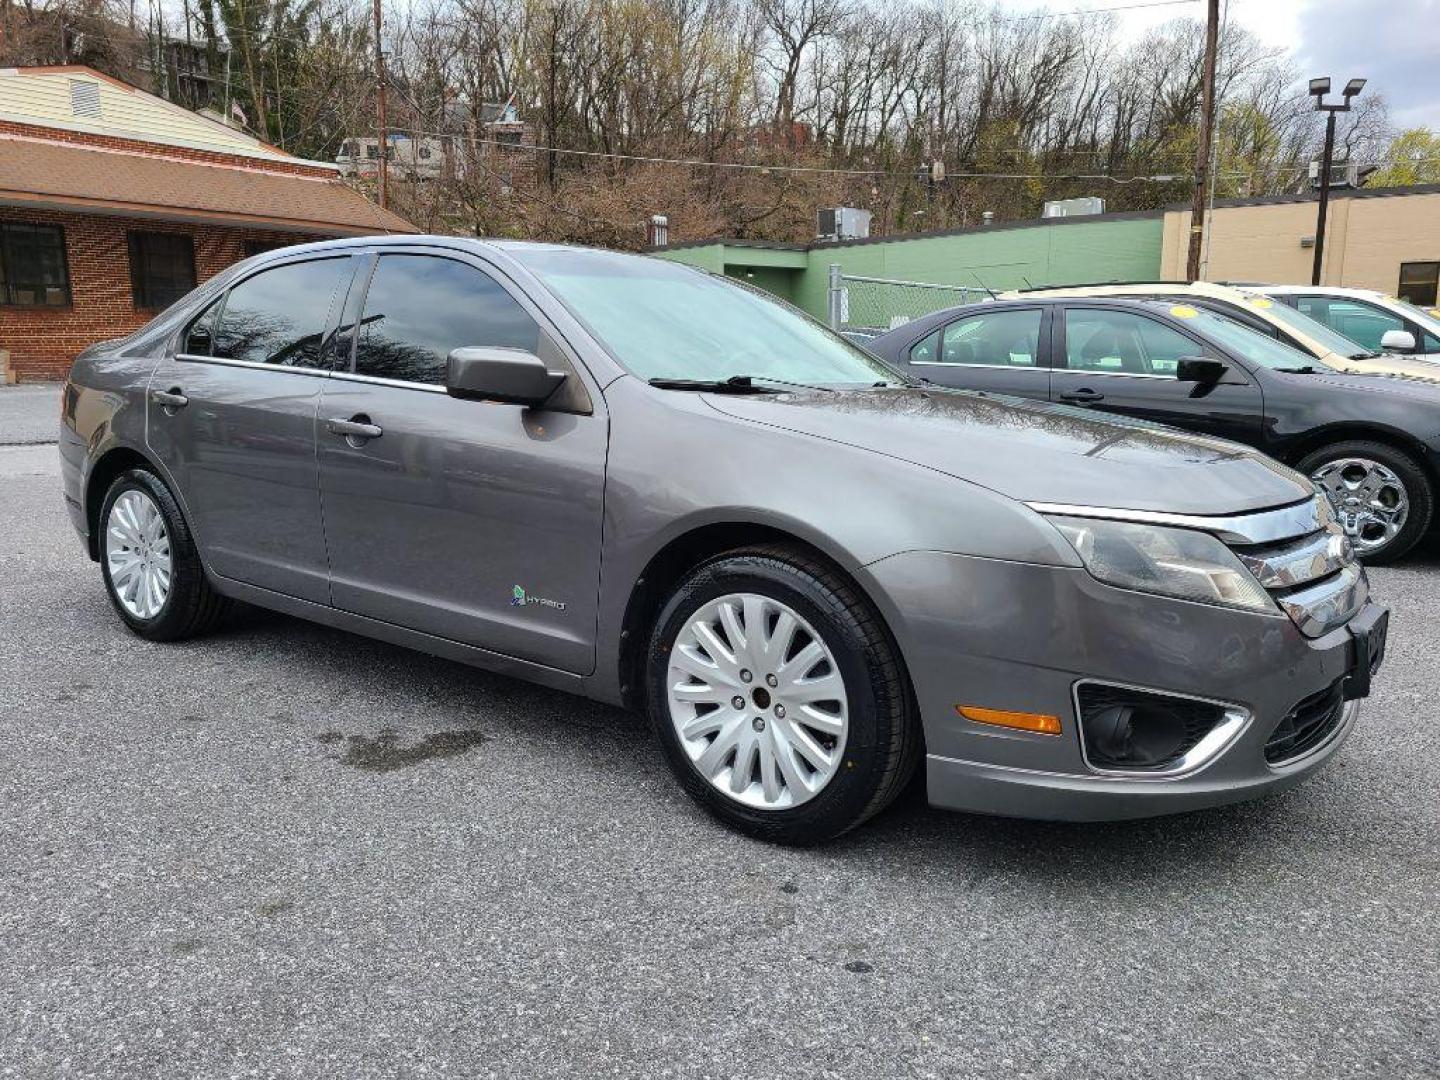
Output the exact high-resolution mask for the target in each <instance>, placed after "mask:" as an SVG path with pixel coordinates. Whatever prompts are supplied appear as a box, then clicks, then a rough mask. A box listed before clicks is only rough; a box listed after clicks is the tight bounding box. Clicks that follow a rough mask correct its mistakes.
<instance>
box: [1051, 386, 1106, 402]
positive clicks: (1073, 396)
mask: <svg viewBox="0 0 1440 1080" xmlns="http://www.w3.org/2000/svg"><path fill="white" fill-rule="evenodd" d="M1060 400H1061V401H1073V402H1076V403H1077V404H1081V405H1083V404H1086V403H1088V402H1091V401H1104V400H1105V395H1104V394H1102V393H1100V391H1099V390H1091V389H1090V388H1089V387H1088V386H1082V387H1081V388H1080V389H1079V390H1069V391H1066V392H1065V393H1063V394H1061V395H1060Z"/></svg>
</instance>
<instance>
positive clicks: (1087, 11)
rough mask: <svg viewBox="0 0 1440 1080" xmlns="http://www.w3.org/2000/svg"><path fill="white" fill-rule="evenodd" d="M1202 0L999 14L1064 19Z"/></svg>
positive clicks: (1147, 1)
mask: <svg viewBox="0 0 1440 1080" xmlns="http://www.w3.org/2000/svg"><path fill="white" fill-rule="evenodd" d="M1199 2H1200V0H1145V2H1143V3H1138V4H1115V5H1113V6H1111V7H1095V8H1076V9H1075V10H1074V11H1037V12H1034V13H1033V14H1030V15H1008V16H1004V15H1002V16H997V18H1000V19H1002V20H1004V21H1006V22H1028V21H1030V20H1033V19H1062V18H1064V17H1065V16H1067V15H1101V14H1104V13H1105V12H1107V11H1139V10H1140V9H1141V8H1159V7H1179V6H1180V5H1181V4H1198V3H1199Z"/></svg>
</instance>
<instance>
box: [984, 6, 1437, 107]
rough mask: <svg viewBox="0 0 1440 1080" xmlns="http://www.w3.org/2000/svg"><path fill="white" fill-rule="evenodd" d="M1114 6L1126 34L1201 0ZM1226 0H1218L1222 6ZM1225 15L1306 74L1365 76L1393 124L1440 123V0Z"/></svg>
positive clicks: (1192, 10)
mask: <svg viewBox="0 0 1440 1080" xmlns="http://www.w3.org/2000/svg"><path fill="white" fill-rule="evenodd" d="M1150 2H1151V3H1152V4H1154V6H1148V7H1138V8H1132V9H1130V10H1125V11H1117V12H1116V13H1115V14H1116V17H1117V18H1118V19H1119V20H1120V24H1121V26H1122V28H1123V29H1124V32H1125V33H1126V35H1127V36H1135V35H1139V34H1141V33H1143V32H1144V30H1145V29H1147V28H1148V27H1150V26H1155V25H1158V24H1160V23H1163V22H1167V21H1168V20H1170V19H1174V18H1179V17H1184V16H1189V17H1192V18H1203V17H1204V13H1205V5H1204V3H1203V2H1202V0H1188V2H1186V0H1182V2H1179V3H1174V2H1171V3H1164V4H1155V3H1154V0H1150ZM1226 2H1227V0H1221V10H1222V11H1223V10H1224V8H1225V4H1226ZM1228 2H1229V17H1230V18H1231V19H1233V20H1235V21H1236V22H1238V23H1240V24H1241V25H1243V26H1245V27H1246V28H1247V29H1249V30H1250V31H1252V32H1253V33H1254V34H1256V35H1257V36H1258V37H1259V38H1261V39H1262V40H1263V41H1265V42H1267V43H1268V44H1271V45H1274V46H1276V47H1279V48H1282V49H1285V50H1286V51H1287V52H1289V53H1290V54H1291V56H1292V57H1293V58H1294V60H1295V63H1296V67H1297V70H1298V71H1299V72H1300V74H1302V75H1303V76H1305V77H1309V76H1312V75H1315V76H1318V75H1329V76H1330V78H1331V79H1332V81H1333V82H1334V84H1335V86H1336V87H1337V88H1339V87H1340V86H1343V85H1344V84H1345V82H1346V81H1347V80H1348V79H1352V78H1366V79H1369V80H1370V82H1369V86H1368V87H1367V91H1379V92H1381V93H1383V94H1384V95H1385V100H1386V102H1387V104H1388V105H1389V109H1390V119H1391V121H1392V122H1393V123H1394V124H1395V125H1396V126H1397V127H1430V128H1435V129H1440V0H1228ZM1143 3H1146V0H1004V6H1005V7H1007V8H1012V9H1014V10H1015V11H1017V12H1020V11H1039V10H1046V9H1048V10H1051V11H1077V10H1082V9H1092V8H1118V7H1128V6H1129V5H1131V4H1143Z"/></svg>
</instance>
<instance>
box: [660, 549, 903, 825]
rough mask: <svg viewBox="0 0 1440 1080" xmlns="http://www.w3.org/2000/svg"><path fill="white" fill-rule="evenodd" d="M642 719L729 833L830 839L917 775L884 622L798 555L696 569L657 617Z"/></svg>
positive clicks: (726, 558)
mask: <svg viewBox="0 0 1440 1080" xmlns="http://www.w3.org/2000/svg"><path fill="white" fill-rule="evenodd" d="M647 679H648V686H649V695H648V706H649V714H650V720H651V723H652V725H653V726H654V728H655V732H656V734H657V736H658V737H659V740H660V743H661V745H662V746H663V747H664V750H665V754H666V757H667V759H668V760H669V763H670V766H671V768H672V769H673V770H674V772H675V774H676V776H677V777H678V778H679V780H680V783H681V784H682V785H683V786H684V788H685V790H686V791H687V792H689V793H690V795H691V796H692V797H694V798H695V799H696V800H697V801H698V802H699V803H700V804H701V805H703V806H705V807H706V808H707V809H708V810H710V811H711V812H712V813H713V814H715V815H716V816H717V817H719V818H720V819H721V820H722V821H724V822H726V823H727V824H729V825H731V826H733V827H735V828H737V829H739V830H741V831H743V832H746V833H749V834H750V835H753V836H757V837H760V838H762V839H767V840H773V841H776V842H779V843H787V844H814V843H819V842H822V841H825V840H829V839H831V838H833V837H835V836H838V835H840V834H841V833H843V832H845V831H847V830H848V829H852V828H854V827H855V826H856V825H859V824H860V823H861V822H862V821H864V820H866V819H867V818H869V817H871V816H873V815H874V814H876V813H878V812H879V811H881V810H882V809H884V808H885V807H886V806H887V805H889V803H890V802H891V801H892V800H893V799H894V798H895V797H896V796H897V795H898V794H899V793H900V791H901V790H902V789H903V788H904V786H905V784H906V782H907V781H908V780H909V779H910V777H911V776H912V775H913V773H914V770H915V764H916V761H917V760H918V758H919V754H920V741H921V735H920V727H919V723H918V721H917V718H916V714H915V708H914V705H913V703H912V699H911V694H910V689H909V683H908V680H907V677H906V675H905V672H904V669H903V666H902V664H901V662H900V658H899V654H898V651H897V649H896V646H895V644H894V642H893V641H892V640H891V639H890V636H889V633H888V632H887V630H886V629H885V627H884V626H883V624H882V623H881V620H880V617H879V615H878V614H877V613H876V612H875V611H874V609H873V608H872V607H871V606H870V605H869V603H868V602H867V601H866V600H865V599H864V598H863V597H862V596H861V595H860V593H859V592H858V590H857V589H856V588H855V587H854V586H853V585H852V584H851V583H850V582H849V581H847V580H845V579H844V578H843V577H842V576H841V575H840V574H838V573H837V572H836V571H834V570H833V569H831V568H830V567H829V566H827V565H825V564H823V563H821V562H819V561H818V560H815V559H813V558H811V557H810V556H808V555H806V554H805V553H803V552H800V551H798V550H792V549H790V548H787V547H763V548H755V549H747V550H743V551H734V552H730V553H728V554H726V555H723V556H721V557H719V558H717V559H714V560H712V561H710V562H708V563H705V564H704V565H702V566H700V567H698V568H697V569H696V570H694V571H693V572H692V573H691V574H690V575H689V576H688V577H687V578H685V579H684V580H683V581H682V582H681V583H680V585H679V586H678V587H677V588H676V590H675V592H674V593H673V595H672V596H671V597H670V599H669V602H668V603H666V604H665V606H664V608H663V610H662V611H661V613H660V616H659V618H658V619H657V620H656V623H655V629H654V632H653V635H652V637H651V641H650V648H649V654H648V665H647Z"/></svg>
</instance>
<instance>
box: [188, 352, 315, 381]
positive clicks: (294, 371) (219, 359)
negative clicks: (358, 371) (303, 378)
mask: <svg viewBox="0 0 1440 1080" xmlns="http://www.w3.org/2000/svg"><path fill="white" fill-rule="evenodd" d="M175 359H176V360H184V361H185V362H187V363H191V364H218V365H219V366H221V367H237V368H252V369H254V370H255V371H283V372H286V373H287V374H290V375H309V376H311V377H313V378H321V379H328V378H329V377H330V376H331V375H333V374H335V373H334V372H332V371H331V370H330V369H329V368H312V367H290V366H287V365H285V364H262V363H260V362H259V361H258V360H235V359H232V358H231V357H228V356H196V355H195V354H194V353H176V354H175Z"/></svg>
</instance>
